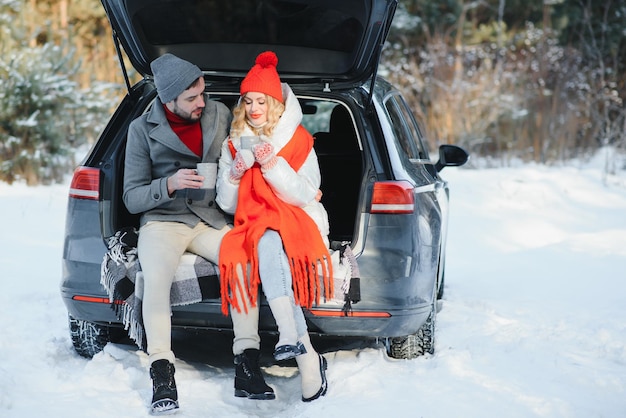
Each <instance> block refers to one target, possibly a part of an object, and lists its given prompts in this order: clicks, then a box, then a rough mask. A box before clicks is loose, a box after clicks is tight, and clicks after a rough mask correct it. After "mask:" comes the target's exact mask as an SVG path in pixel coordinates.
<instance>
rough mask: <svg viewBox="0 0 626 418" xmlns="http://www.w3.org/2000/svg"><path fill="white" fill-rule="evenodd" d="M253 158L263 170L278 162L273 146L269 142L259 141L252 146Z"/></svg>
mask: <svg viewBox="0 0 626 418" xmlns="http://www.w3.org/2000/svg"><path fill="white" fill-rule="evenodd" d="M254 159H255V160H256V161H257V162H258V163H259V164H260V165H261V168H262V169H263V170H264V171H265V170H269V169H270V168H272V167H274V166H275V165H276V163H277V162H278V159H277V158H276V154H275V153H274V146H273V145H272V144H270V143H269V142H261V143H260V144H259V145H256V146H255V147H254Z"/></svg>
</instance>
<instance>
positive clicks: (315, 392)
mask: <svg viewBox="0 0 626 418" xmlns="http://www.w3.org/2000/svg"><path fill="white" fill-rule="evenodd" d="M299 341H300V342H301V343H302V345H303V346H304V348H305V349H306V353H304V354H302V355H299V356H297V357H296V363H298V370H299V371H300V378H301V384H302V400H303V401H304V402H311V401H314V400H315V399H317V398H319V397H320V396H324V395H326V391H327V390H328V382H327V381H326V369H327V368H328V364H327V362H326V359H325V358H324V357H323V356H322V355H320V354H319V353H318V352H317V351H315V349H314V348H313V345H311V339H310V338H309V334H308V333H307V334H305V335H303V336H302V337H300V340H299Z"/></svg>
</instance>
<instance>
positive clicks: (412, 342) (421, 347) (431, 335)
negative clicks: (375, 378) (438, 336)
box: [387, 303, 437, 359]
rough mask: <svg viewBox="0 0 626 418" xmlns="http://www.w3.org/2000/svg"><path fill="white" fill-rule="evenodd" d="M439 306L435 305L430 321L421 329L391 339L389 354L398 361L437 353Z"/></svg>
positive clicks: (389, 341) (388, 346) (429, 317)
mask: <svg viewBox="0 0 626 418" xmlns="http://www.w3.org/2000/svg"><path fill="white" fill-rule="evenodd" d="M436 317H437V306H436V303H434V304H433V307H432V310H431V312H430V315H429V316H428V319H427V320H426V322H424V324H423V325H422V326H421V327H420V329H419V330H418V331H417V332H416V333H415V334H411V335H407V336H404V337H396V338H389V340H388V345H387V354H388V355H389V357H392V358H397V359H413V358H416V357H419V356H423V355H424V354H426V353H428V354H434V353H435V318H436Z"/></svg>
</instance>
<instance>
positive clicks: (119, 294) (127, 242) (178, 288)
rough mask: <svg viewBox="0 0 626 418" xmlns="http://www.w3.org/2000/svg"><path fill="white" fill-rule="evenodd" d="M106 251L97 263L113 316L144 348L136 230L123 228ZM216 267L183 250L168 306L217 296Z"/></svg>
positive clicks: (141, 290)
mask: <svg viewBox="0 0 626 418" xmlns="http://www.w3.org/2000/svg"><path fill="white" fill-rule="evenodd" d="M107 247H108V251H107V253H106V254H105V255H104V258H103V260H102V265H101V276H100V283H101V284H102V285H103V286H104V288H105V289H106V291H107V294H108V296H109V301H110V302H111V307H112V308H113V310H114V311H115V314H116V316H117V318H118V319H119V320H120V321H121V322H122V323H123V324H124V329H126V330H128V335H129V336H130V338H132V339H133V340H134V341H135V343H136V344H137V346H138V347H139V348H141V349H142V350H145V349H146V341H145V331H144V327H143V317H142V295H143V273H142V272H141V266H140V264H139V259H138V258H137V231H136V230H135V229H134V228H123V229H121V230H119V231H118V232H116V233H115V235H113V236H112V237H110V238H109V239H108V241H107ZM218 274H219V269H218V268H217V266H216V265H215V264H213V263H211V262H209V261H207V260H206V259H204V258H202V257H200V256H198V255H196V254H192V253H185V254H183V256H182V257H181V260H180V264H179V265H178V268H177V270H176V273H175V276H174V282H173V283H172V289H171V292H170V303H171V305H172V306H181V305H189V304H192V303H197V302H200V301H201V300H203V299H210V298H218V297H219V295H220V291H219V278H218Z"/></svg>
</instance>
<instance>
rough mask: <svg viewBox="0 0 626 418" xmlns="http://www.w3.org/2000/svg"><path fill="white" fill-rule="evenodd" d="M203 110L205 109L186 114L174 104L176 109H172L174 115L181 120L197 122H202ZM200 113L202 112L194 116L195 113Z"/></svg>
mask: <svg viewBox="0 0 626 418" xmlns="http://www.w3.org/2000/svg"><path fill="white" fill-rule="evenodd" d="M203 110H204V108H198V109H196V110H194V111H193V112H184V111H183V110H182V109H181V108H180V107H178V105H177V104H176V103H174V109H172V113H173V114H175V115H176V116H178V117H179V118H182V119H185V120H186V121H189V122H196V121H198V120H200V118H201V117H202V111H203ZM198 111H200V113H198V116H194V113H197V112H198Z"/></svg>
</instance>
